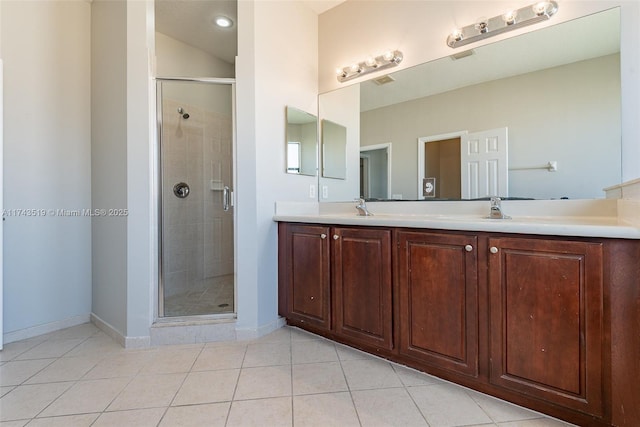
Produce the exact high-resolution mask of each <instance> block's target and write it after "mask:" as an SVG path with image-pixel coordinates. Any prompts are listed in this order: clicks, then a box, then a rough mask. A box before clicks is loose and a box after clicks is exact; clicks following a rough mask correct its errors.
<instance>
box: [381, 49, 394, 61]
mask: <svg viewBox="0 0 640 427" xmlns="http://www.w3.org/2000/svg"><path fill="white" fill-rule="evenodd" d="M382 57H383V58H384V60H385V61H391V60H393V58H394V57H395V54H394V53H393V51H392V50H388V51H386V52H385V53H384V55H382Z"/></svg>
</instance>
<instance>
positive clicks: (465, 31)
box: [447, 0, 558, 48]
mask: <svg viewBox="0 0 640 427" xmlns="http://www.w3.org/2000/svg"><path fill="white" fill-rule="evenodd" d="M557 11H558V3H556V2H555V1H553V0H551V1H540V2H537V3H534V4H532V5H530V6H525V7H522V8H520V9H517V10H510V11H508V12H505V13H503V14H502V15H498V16H494V17H493V18H489V19H481V20H480V21H479V22H477V23H475V24H473V25H467V26H466V27H463V28H458V29H456V30H454V31H453V32H452V33H451V34H449V37H447V45H448V46H449V47H451V48H456V47H459V46H464V45H466V44H469V43H473V42H477V41H478V40H482V39H485V38H487V37H491V36H495V35H497V34H501V33H504V32H505V31H510V30H515V29H516V28H521V27H525V26H527V25H531V24H535V23H538V22H541V21H546V20H547V19H549V18H551V17H552V16H553V15H554V14H555V13H556V12H557Z"/></svg>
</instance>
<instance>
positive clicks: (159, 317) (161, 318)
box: [154, 77, 238, 322]
mask: <svg viewBox="0 0 640 427" xmlns="http://www.w3.org/2000/svg"><path fill="white" fill-rule="evenodd" d="M164 82H180V83H205V84H207V83H208V84H221V85H229V86H231V126H232V132H231V134H232V137H231V145H232V148H231V152H232V155H231V157H232V159H231V163H232V169H233V173H232V174H231V176H232V181H233V182H232V188H233V189H232V190H231V207H232V208H233V312H232V313H220V314H198V315H188V316H171V317H165V315H164V282H163V271H162V260H163V245H162V237H163V221H162V220H163V218H162V213H163V209H162V204H163V199H162V125H163V118H162V113H163V110H162V101H163V99H162V83H164ZM155 86H156V120H157V125H156V138H157V140H156V141H157V143H156V145H155V157H156V161H155V164H156V167H157V170H156V174H155V175H156V177H155V179H156V183H155V190H156V194H157V205H156V209H157V217H156V218H157V221H158V226H157V231H158V240H157V244H158V257H157V273H158V274H157V282H158V286H157V287H156V291H157V292H156V297H157V299H158V301H157V304H156V310H157V311H156V315H155V316H154V317H155V321H156V322H167V321H169V322H171V321H176V320H179V321H183V320H189V319H192V318H193V319H196V320H197V319H216V320H217V319H236V318H237V317H238V286H237V283H236V279H237V277H236V276H237V271H238V268H237V267H238V261H237V260H238V257H237V244H236V243H237V242H236V239H237V235H238V233H237V227H238V225H237V217H238V216H237V214H236V203H235V200H236V197H235V188H236V182H237V170H236V163H237V162H236V79H235V78H207V77H156V78H155Z"/></svg>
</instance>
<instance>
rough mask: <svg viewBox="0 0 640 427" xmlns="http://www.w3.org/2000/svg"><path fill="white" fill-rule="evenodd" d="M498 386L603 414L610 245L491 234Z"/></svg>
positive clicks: (492, 350)
mask: <svg viewBox="0 0 640 427" xmlns="http://www.w3.org/2000/svg"><path fill="white" fill-rule="evenodd" d="M489 247H490V253H489V255H488V256H489V283H490V310H491V313H490V336H491V348H490V353H491V374H490V380H491V382H492V383H493V384H496V385H499V386H502V387H505V388H508V389H512V390H516V391H519V392H522V393H526V394H528V395H531V396H536V397H538V398H541V399H544V400H547V401H551V402H554V403H558V404H560V405H562V406H565V407H569V408H573V409H576V410H579V411H583V412H587V413H590V414H593V415H601V414H602V385H603V378H602V376H603V369H602V338H603V331H602V310H603V308H602V304H603V300H602V292H603V291H602V289H603V285H602V276H603V270H602V245H601V244H598V243H586V242H567V241H555V240H537V239H527V238H522V239H520V238H494V239H489Z"/></svg>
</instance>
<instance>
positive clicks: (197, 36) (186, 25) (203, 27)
mask: <svg viewBox="0 0 640 427" xmlns="http://www.w3.org/2000/svg"><path fill="white" fill-rule="evenodd" d="M297 1H299V2H301V3H303V4H305V5H307V6H308V7H309V8H310V9H311V10H313V11H314V12H315V13H316V14H318V15H319V14H321V13H323V12H325V11H327V10H329V9H331V8H333V7H335V6H337V5H339V4H340V3H343V2H344V1H345V0H297ZM155 13H156V31H158V32H160V33H162V34H165V35H167V36H169V37H172V38H174V39H176V40H179V41H181V42H183V43H186V44H188V45H190V46H193V47H196V48H198V49H200V50H203V51H205V52H207V53H209V54H211V55H213V56H214V57H216V58H219V59H221V60H223V61H225V62H228V63H229V64H235V57H236V55H237V52H238V25H237V23H238V4H237V1H236V0H156V1H155ZM219 15H224V16H227V17H229V18H231V19H232V20H233V22H234V25H233V26H232V27H231V28H226V29H225V28H219V27H217V26H215V25H214V24H213V20H214V18H215V17H216V16H219Z"/></svg>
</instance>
